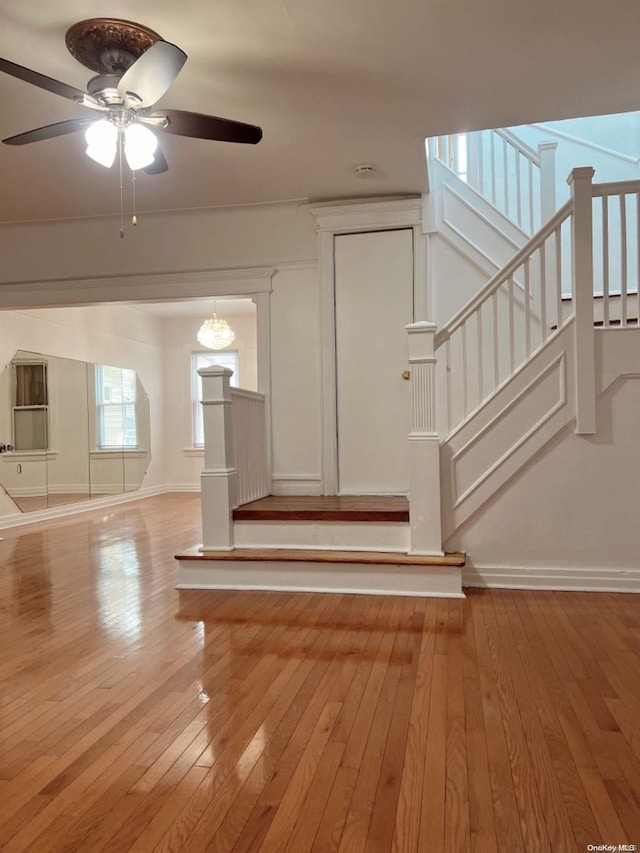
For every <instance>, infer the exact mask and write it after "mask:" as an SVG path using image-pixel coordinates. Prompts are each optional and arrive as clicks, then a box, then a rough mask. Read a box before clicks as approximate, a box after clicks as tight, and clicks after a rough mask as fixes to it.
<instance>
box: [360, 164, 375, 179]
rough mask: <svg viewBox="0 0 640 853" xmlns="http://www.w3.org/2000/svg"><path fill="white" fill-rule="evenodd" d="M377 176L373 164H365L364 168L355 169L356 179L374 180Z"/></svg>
mask: <svg viewBox="0 0 640 853" xmlns="http://www.w3.org/2000/svg"><path fill="white" fill-rule="evenodd" d="M375 174H376V167H375V166H372V165H371V164H364V165H362V166H356V168H355V176H356V178H364V179H365V180H366V179H367V178H373V177H374V176H375Z"/></svg>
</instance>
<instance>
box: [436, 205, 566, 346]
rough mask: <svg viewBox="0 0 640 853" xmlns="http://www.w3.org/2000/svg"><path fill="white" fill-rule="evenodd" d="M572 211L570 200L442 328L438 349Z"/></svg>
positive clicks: (437, 338) (438, 336)
mask: <svg viewBox="0 0 640 853" xmlns="http://www.w3.org/2000/svg"><path fill="white" fill-rule="evenodd" d="M572 211H573V201H572V200H571V199H569V201H567V202H566V203H565V204H563V205H562V207H560V208H559V209H558V210H557V211H556V213H555V214H554V215H553V216H552V217H551V219H549V220H548V221H547V222H546V223H545V224H544V225H543V226H542V228H539V229H538V231H536V233H535V234H534V235H533V236H532V237H531V239H530V240H529V241H528V242H527V243H525V245H524V246H523V247H522V248H521V249H519V250H518V251H517V252H516V254H515V255H514V256H513V257H512V258H511V260H510V261H509V262H508V263H507V264H506V265H505V266H504V267H502V269H500V270H498V272H497V273H496V274H495V275H494V276H493V277H492V278H491V279H489V281H488V282H487V283H486V284H485V286H484V287H483V288H481V289H480V290H479V291H478V292H477V293H476V295H475V296H474V297H473V299H471V300H470V301H469V302H467V304H466V305H464V306H463V307H462V308H461V309H460V310H459V311H458V313H457V314H454V316H453V317H452V318H451V319H450V320H449V321H448V322H447V323H445V324H444V326H442V328H441V329H440V330H439V331H438V333H437V334H436V341H435V343H436V348H438V347H440V346H441V345H442V344H443V343H445V342H446V341H447V340H448V339H449V338H450V337H451V335H452V334H453V333H454V332H455V331H456V330H457V329H458V328H460V326H462V325H463V323H465V322H466V321H467V320H468V319H469V317H471V316H472V315H473V314H475V313H476V311H477V310H478V309H479V308H480V307H481V306H482V305H483V303H485V302H486V301H487V300H488V299H489V298H490V297H491V296H492V294H493V293H494V292H495V291H497V290H498V288H499V287H500V286H501V285H503V284H504V283H505V282H506V281H507V279H508V278H509V277H510V276H512V275H513V273H514V272H516V270H517V269H518V267H520V266H522V264H523V263H524V262H525V261H526V260H527V258H528V257H529V256H530V255H532V254H533V252H535V251H536V250H537V249H538V248H540V246H541V245H542V244H543V243H544V242H545V240H546V239H547V238H548V237H550V236H551V235H552V234H553V232H554V231H555V230H556V229H557V228H558V226H559V225H561V224H562V223H563V222H564V221H565V219H568V218H569V217H570V216H571V213H572Z"/></svg>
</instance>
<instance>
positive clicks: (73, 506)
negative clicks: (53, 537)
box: [0, 486, 167, 530]
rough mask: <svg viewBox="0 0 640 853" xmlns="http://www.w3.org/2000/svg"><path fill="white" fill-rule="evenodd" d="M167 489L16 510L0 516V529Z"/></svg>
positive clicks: (87, 509) (126, 500)
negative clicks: (25, 510)
mask: <svg viewBox="0 0 640 853" xmlns="http://www.w3.org/2000/svg"><path fill="white" fill-rule="evenodd" d="M166 491H167V487H166V486H149V487H148V488H145V489H136V490H135V491H133V492H124V493H120V494H118V495H113V496H111V497H107V498H91V499H87V500H86V501H78V502H77V503H70V504H62V505H61V506H55V507H51V508H50V509H39V510H34V511H33V512H16V513H12V514H11V515H3V516H0V530H6V529H7V528H9V527H21V526H22V525H23V524H34V523H35V522H37V521H49V520H51V519H54V518H62V517H63V516H67V515H75V514H76V513H79V512H90V511H91V510H94V509H103V508H105V507H110V506H116V505H117V504H123V503H129V502H130V501H137V500H141V499H142V498H150V497H153V496H154V495H162V494H165V492H166Z"/></svg>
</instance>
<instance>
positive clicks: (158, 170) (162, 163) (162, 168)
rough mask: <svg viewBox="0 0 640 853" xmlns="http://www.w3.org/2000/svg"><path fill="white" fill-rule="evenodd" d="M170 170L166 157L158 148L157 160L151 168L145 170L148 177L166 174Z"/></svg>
mask: <svg viewBox="0 0 640 853" xmlns="http://www.w3.org/2000/svg"><path fill="white" fill-rule="evenodd" d="M168 168H169V164H168V163H167V161H166V160H165V156H164V154H163V153H162V151H161V150H160V149H159V148H156V158H155V160H154V161H153V163H152V164H151V165H150V166H147V168H146V169H145V170H144V171H145V172H146V173H147V175H160V174H162V172H166V171H167V170H168Z"/></svg>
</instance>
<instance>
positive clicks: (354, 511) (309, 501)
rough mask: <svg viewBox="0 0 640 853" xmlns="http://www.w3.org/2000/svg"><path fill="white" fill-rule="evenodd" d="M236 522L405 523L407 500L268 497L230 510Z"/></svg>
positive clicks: (348, 496) (346, 497)
mask: <svg viewBox="0 0 640 853" xmlns="http://www.w3.org/2000/svg"><path fill="white" fill-rule="evenodd" d="M233 517H234V519H235V520H236V521H370V522H389V521H395V522H405V523H406V522H408V521H409V501H408V500H407V498H406V497H402V496H400V495H322V496H315V495H303V496H296V497H292V496H290V495H287V496H283V495H268V496H267V497H266V498H260V499H259V500H257V501H251V503H248V504H242V506H239V507H237V509H234V511H233Z"/></svg>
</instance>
